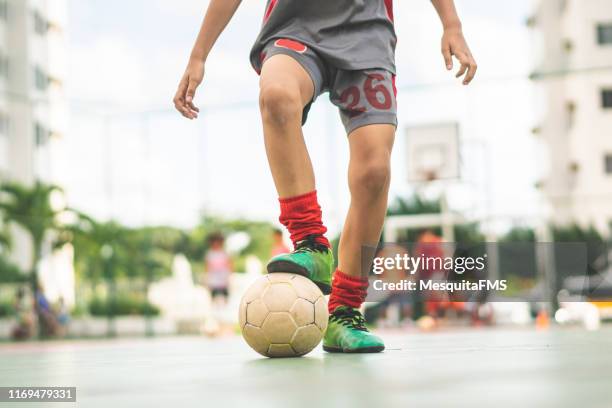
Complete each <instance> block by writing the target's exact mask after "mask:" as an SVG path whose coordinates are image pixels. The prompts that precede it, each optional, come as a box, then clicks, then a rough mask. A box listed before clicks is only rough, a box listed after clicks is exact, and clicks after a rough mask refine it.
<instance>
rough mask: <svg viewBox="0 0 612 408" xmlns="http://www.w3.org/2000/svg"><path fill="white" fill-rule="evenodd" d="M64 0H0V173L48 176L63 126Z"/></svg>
mask: <svg viewBox="0 0 612 408" xmlns="http://www.w3.org/2000/svg"><path fill="white" fill-rule="evenodd" d="M65 16H66V0H0V177H2V178H3V179H7V178H8V179H12V180H17V181H20V182H23V183H31V182H32V181H33V180H35V179H37V178H38V179H43V180H49V179H52V174H51V173H52V167H51V160H50V155H51V150H52V149H51V147H50V145H51V144H52V143H50V141H51V140H52V139H53V138H55V137H59V136H60V135H61V134H62V132H63V131H64V129H63V127H64V126H65V125H64V123H63V122H64V121H65V107H66V105H65V101H64V97H63V86H62V82H63V77H64V72H63V71H64V69H65V67H64V65H65V48H64V37H65V33H64V25H65V19H66V17H65Z"/></svg>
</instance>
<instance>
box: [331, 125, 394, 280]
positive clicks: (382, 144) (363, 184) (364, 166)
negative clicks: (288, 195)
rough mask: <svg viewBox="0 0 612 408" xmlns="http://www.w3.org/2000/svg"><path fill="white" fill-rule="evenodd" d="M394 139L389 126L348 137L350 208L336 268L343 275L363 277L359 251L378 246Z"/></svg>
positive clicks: (392, 129) (369, 129)
mask: <svg viewBox="0 0 612 408" xmlns="http://www.w3.org/2000/svg"><path fill="white" fill-rule="evenodd" d="M394 139H395V127H394V126H392V125H369V126H364V127H361V128H358V129H356V130H355V131H354V132H352V133H351V134H350V135H349V145H350V154H351V157H350V162H349V171H348V179H349V188H350V191H351V205H350V208H349V211H348V215H347V217H346V221H345V223H344V229H343V231H342V236H341V239H340V247H339V250H338V258H339V259H338V268H339V269H340V270H341V271H342V272H344V273H345V274H347V275H351V276H355V277H365V276H363V271H361V248H362V246H363V245H370V246H376V245H378V241H379V239H380V234H381V232H382V227H383V223H384V220H385V214H386V211H387V198H388V193H389V182H390V174H391V171H390V159H391V150H392V148H393V142H394Z"/></svg>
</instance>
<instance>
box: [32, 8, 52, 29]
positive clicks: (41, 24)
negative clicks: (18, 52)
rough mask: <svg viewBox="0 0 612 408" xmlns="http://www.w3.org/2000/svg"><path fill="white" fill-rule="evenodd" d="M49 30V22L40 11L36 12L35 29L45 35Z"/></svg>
mask: <svg viewBox="0 0 612 408" xmlns="http://www.w3.org/2000/svg"><path fill="white" fill-rule="evenodd" d="M48 30H49V22H48V21H47V19H46V18H45V17H44V16H43V15H42V14H40V13H39V12H38V11H35V12H34V31H35V32H36V34H40V35H45V34H47V31H48Z"/></svg>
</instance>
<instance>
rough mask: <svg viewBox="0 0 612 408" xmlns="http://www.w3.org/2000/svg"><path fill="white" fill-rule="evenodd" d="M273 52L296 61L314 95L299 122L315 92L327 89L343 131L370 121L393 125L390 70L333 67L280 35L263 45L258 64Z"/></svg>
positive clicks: (394, 108)
mask: <svg viewBox="0 0 612 408" xmlns="http://www.w3.org/2000/svg"><path fill="white" fill-rule="evenodd" d="M277 54H284V55H288V56H290V57H292V58H293V59H295V60H296V61H297V62H299V63H300V65H302V67H303V68H304V69H305V70H306V72H308V74H309V75H310V78H311V79H312V82H313V84H314V95H313V98H312V101H310V103H308V105H306V107H305V108H304V112H303V114H302V125H304V124H305V123H306V119H307V118H308V111H309V110H310V106H311V105H312V103H313V102H314V101H315V100H316V99H317V97H318V96H319V95H321V94H323V93H325V92H329V99H330V100H331V102H332V103H333V104H334V105H336V106H337V107H338V109H339V110H340V117H341V119H342V123H343V124H344V128H345V129H346V132H347V134H350V133H351V132H352V131H354V130H355V129H357V128H360V127H362V126H366V125H373V124H391V125H393V126H395V127H397V101H396V94H397V92H396V89H395V76H394V75H393V74H392V73H391V72H389V71H387V70H384V69H376V68H375V69H366V70H358V71H349V70H343V69H338V68H334V67H332V66H330V65H329V64H326V62H325V61H324V60H323V59H322V58H321V57H320V56H319V55H318V54H317V53H316V51H315V50H313V49H312V48H310V47H308V46H306V45H303V44H301V43H300V42H298V41H295V40H292V39H284V38H283V39H276V40H273V41H271V42H270V43H268V44H267V45H266V46H265V47H264V49H263V52H262V54H261V57H262V63H265V61H266V60H267V59H269V58H270V57H272V56H274V55H277Z"/></svg>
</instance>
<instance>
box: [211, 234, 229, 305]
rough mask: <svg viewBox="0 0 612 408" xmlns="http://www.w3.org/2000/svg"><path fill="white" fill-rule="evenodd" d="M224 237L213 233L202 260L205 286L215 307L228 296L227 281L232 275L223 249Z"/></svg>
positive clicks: (222, 303)
mask: <svg viewBox="0 0 612 408" xmlns="http://www.w3.org/2000/svg"><path fill="white" fill-rule="evenodd" d="M224 244H225V237H224V236H223V234H221V233H218V232H217V233H213V234H211V235H210V236H209V237H208V251H206V256H205V259H204V262H205V265H206V284H207V286H208V289H209V290H210V296H211V297H212V300H213V303H214V304H215V305H219V306H223V305H225V304H226V303H227V298H228V296H229V279H230V275H231V274H232V270H233V266H232V259H231V258H230V256H229V254H228V253H227V252H226V251H225V248H224Z"/></svg>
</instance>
